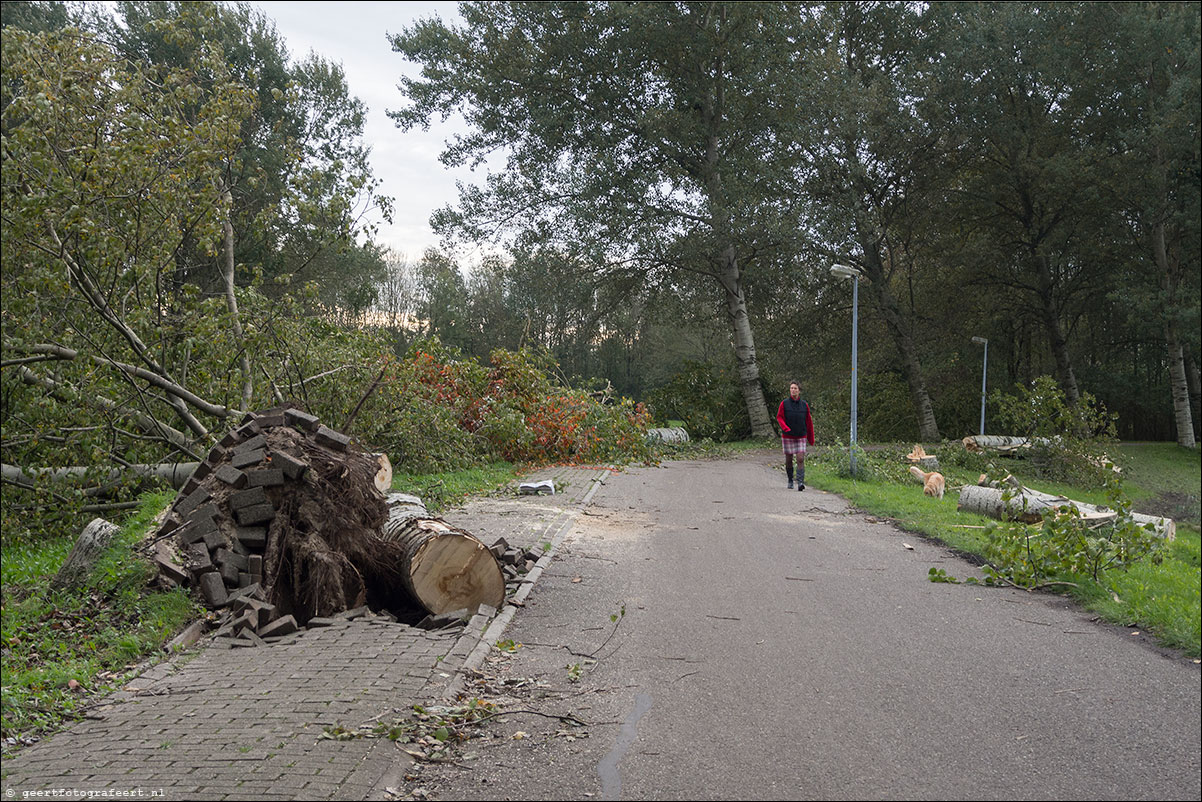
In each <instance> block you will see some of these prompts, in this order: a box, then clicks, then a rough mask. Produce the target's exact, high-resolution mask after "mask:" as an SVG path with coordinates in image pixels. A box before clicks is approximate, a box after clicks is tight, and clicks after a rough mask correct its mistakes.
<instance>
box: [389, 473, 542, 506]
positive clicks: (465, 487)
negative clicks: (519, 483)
mask: <svg viewBox="0 0 1202 802" xmlns="http://www.w3.org/2000/svg"><path fill="white" fill-rule="evenodd" d="M521 473H522V470H521V469H520V468H519V467H517V466H515V465H514V464H513V463H511V462H491V463H488V464H485V465H478V466H476V467H474V468H461V469H459V470H454V471H443V472H441V473H412V472H402V473H395V472H394V473H393V475H392V489H393V490H396V491H397V492H399V493H409V494H412V495H414V496H419V497H420V498H421V500H422V503H423V504H425V505H426V510H427V511H428V512H429V513H430V514H431V515H437V514H439V513H440V512H442V511H443V510H446V509H448V508H451V507H454V506H456V505H458V504H460V503H462V502H463V500H464V499H466V498H467V497H469V496H472V495H477V494H480V493H489V492H492V491H495V490H497V489H498V488H500V487H502V486H503V485H506V484H508V483H509V482H511V481H513V480H514V479H516V478H517V477H518V476H520V475H521Z"/></svg>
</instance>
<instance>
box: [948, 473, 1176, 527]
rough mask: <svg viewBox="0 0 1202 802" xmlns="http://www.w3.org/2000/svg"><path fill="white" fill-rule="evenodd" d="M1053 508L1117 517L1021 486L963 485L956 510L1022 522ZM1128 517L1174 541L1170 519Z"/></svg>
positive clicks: (1034, 519)
mask: <svg viewBox="0 0 1202 802" xmlns="http://www.w3.org/2000/svg"><path fill="white" fill-rule="evenodd" d="M1005 492H1010V493H1011V494H1012V496H1013V497H1012V498H1010V499H1009V500H1004V499H1003V498H1002V495H1003V493H1005ZM1056 507H1075V508H1076V509H1077V510H1078V511H1079V512H1080V513H1081V515H1082V516H1083V517H1088V518H1090V519H1092V520H1095V521H1099V522H1103V523H1104V522H1106V521H1108V520H1113V519H1114V517H1115V516H1116V514H1115V513H1113V512H1112V511H1110V510H1101V509H1099V508H1098V507H1095V506H1094V505H1092V504H1086V503H1084V502H1081V501H1073V500H1072V499H1070V498H1066V497H1064V496H1053V495H1051V494H1049V493H1040V492H1039V491H1038V490H1032V489H1031V488H1029V487H1022V486H1019V487H1018V488H1017V489H1015V488H1012V487H1009V488H1000V487H981V486H979V485H965V486H964V488H963V489H962V490H961V491H960V501H959V503H958V504H957V506H956V509H957V510H963V511H964V512H975V513H976V514H978V515H984V516H986V517H988V518H996V519H997V520H999V521H1006V520H1015V521H1022V522H1024V523H1038V522H1039V521H1041V520H1043V512H1044V510H1049V509H1055V508H1056ZM1131 519H1132V520H1133V521H1135V522H1136V523H1137V524H1139V525H1141V526H1143V525H1146V524H1152V527H1153V528H1154V529H1155V531H1156V534H1158V535H1160V536H1161V537H1163V538H1164V539H1165V540H1173V539H1174V538H1176V536H1177V525H1176V524H1175V523H1174V522H1173V519H1172V518H1161V517H1159V516H1155V515H1142V514H1140V513H1135V512H1133V513H1131Z"/></svg>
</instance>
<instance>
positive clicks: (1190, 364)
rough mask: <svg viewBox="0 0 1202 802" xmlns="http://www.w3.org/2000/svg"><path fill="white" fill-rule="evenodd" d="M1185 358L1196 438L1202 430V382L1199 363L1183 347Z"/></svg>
mask: <svg viewBox="0 0 1202 802" xmlns="http://www.w3.org/2000/svg"><path fill="white" fill-rule="evenodd" d="M1181 350H1182V354H1183V355H1184V357H1185V381H1186V384H1187V386H1188V387H1189V405H1190V409H1191V410H1192V411H1193V414H1194V437H1195V439H1196V438H1197V436H1198V432H1199V431H1200V430H1202V380H1200V379H1199V376H1198V363H1197V362H1195V361H1194V357H1193V355H1192V354H1190V353H1189V351H1188V350H1187V349H1185V347H1184V346H1183V347H1182V349H1181Z"/></svg>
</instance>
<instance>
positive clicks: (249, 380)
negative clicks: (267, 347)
mask: <svg viewBox="0 0 1202 802" xmlns="http://www.w3.org/2000/svg"><path fill="white" fill-rule="evenodd" d="M224 200H225V204H226V209H225V219H223V220H222V221H221V231H222V234H223V237H222V238H223V239H224V240H225V242H224V245H225V248H224V253H223V255H222V256H223V258H222V262H221V278H222V283H223V284H224V286H225V303H226V306H227V307H229V310H230V320H231V328H233V330H234V339H235V340H236V341H237V343H238V347H239V349H240V351H241V353H240V354H239V355H238V367H239V368H240V369H241V370H242V408H243V409H250V408H251V402H252V401H253V400H254V395H255V384H254V377H253V376H252V375H251V372H250V357H248V356H247V355H246V343H245V341H244V337H243V333H242V319H241V318H240V317H239V315H238V296H237V295H235V294H234V226H233V223H231V222H230V215H231V214H233V208H234V201H233V197H232V196H231V195H230V193H229V191H228V190H227V191H226V193H225V198H224Z"/></svg>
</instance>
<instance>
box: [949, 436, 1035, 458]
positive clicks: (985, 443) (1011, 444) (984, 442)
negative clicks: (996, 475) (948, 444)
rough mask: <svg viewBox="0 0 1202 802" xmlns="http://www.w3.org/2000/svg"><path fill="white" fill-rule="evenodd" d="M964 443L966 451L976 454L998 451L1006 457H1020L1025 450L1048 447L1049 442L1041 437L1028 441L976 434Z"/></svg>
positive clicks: (1020, 438) (1021, 438) (965, 439)
mask: <svg viewBox="0 0 1202 802" xmlns="http://www.w3.org/2000/svg"><path fill="white" fill-rule="evenodd" d="M963 443H964V447H965V448H966V449H968V450H969V451H973V452H976V453H980V452H982V451H996V452H998V453H999V454H1003V455H1005V456H1019V455H1021V454H1022V452H1023V450H1024V449H1028V448H1030V447H1031V446H1032V445H1046V444H1047V443H1048V440H1046V439H1045V438H1040V437H1036V438H1030V439H1028V438H1026V437H1008V436H1005V435H996V434H974V435H969V436H968V437H965V438H964V440H963Z"/></svg>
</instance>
